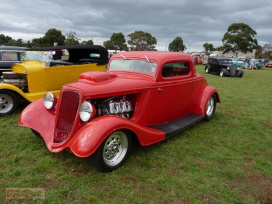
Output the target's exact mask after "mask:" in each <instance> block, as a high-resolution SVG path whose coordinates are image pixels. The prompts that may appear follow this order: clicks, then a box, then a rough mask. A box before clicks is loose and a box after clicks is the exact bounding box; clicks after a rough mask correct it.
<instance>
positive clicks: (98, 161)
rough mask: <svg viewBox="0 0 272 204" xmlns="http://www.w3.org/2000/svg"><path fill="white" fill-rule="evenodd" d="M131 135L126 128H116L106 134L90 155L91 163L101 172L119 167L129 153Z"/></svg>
mask: <svg viewBox="0 0 272 204" xmlns="http://www.w3.org/2000/svg"><path fill="white" fill-rule="evenodd" d="M130 147H131V135H130V132H129V131H127V130H118V131H116V132H114V133H112V134H111V135H110V136H108V137H107V138H106V139H105V140H104V142H103V143H102V144H101V145H100V146H99V148H98V149H97V150H96V152H95V153H94V154H93V155H91V156H90V159H91V160H90V161H91V163H92V165H93V166H94V167H95V168H96V169H98V170H99V171H102V172H110V171H113V170H116V169H118V168H119V167H121V166H122V165H123V164H124V163H125V161H126V159H127V157H128V154H129V151H130Z"/></svg>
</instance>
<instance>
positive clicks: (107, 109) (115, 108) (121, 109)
mask: <svg viewBox="0 0 272 204" xmlns="http://www.w3.org/2000/svg"><path fill="white" fill-rule="evenodd" d="M91 103H92V104H93V105H94V106H95V107H96V109H97V116H103V115H115V116H120V117H124V118H127V119H129V118H130V117H131V115H132V111H133V110H134V107H133V106H134V100H133V98H130V97H127V96H126V95H124V96H114V97H111V98H108V99H104V100H101V99H100V100H91Z"/></svg>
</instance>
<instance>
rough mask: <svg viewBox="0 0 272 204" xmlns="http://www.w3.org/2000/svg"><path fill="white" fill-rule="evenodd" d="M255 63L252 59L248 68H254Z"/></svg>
mask: <svg viewBox="0 0 272 204" xmlns="http://www.w3.org/2000/svg"><path fill="white" fill-rule="evenodd" d="M255 63H256V61H255V59H254V57H252V58H251V60H250V66H251V69H252V70H253V69H254V68H255ZM256 69H257V68H256Z"/></svg>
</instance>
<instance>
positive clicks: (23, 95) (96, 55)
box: [0, 45, 108, 116]
mask: <svg viewBox="0 0 272 204" xmlns="http://www.w3.org/2000/svg"><path fill="white" fill-rule="evenodd" d="M64 51H65V52H68V55H67V56H66V55H65V56H60V55H62V52H64ZM56 53H58V54H56ZM107 62H108V51H107V50H106V49H105V48H104V47H102V46H100V45H70V46H55V47H41V48H31V49H29V50H26V51H25V53H24V56H23V60H22V63H19V64H14V65H13V66H12V68H11V70H12V71H11V72H3V73H2V76H1V78H0V116H5V115H10V114H12V113H13V112H14V111H15V110H16V109H17V108H18V105H19V103H20V102H21V101H29V102H33V101H35V100H37V99H40V98H43V96H44V94H45V93H46V92H48V91H50V92H52V93H54V94H55V95H56V96H57V97H58V96H59V92H60V89H61V87H62V86H63V85H64V84H68V83H71V82H74V81H77V80H78V77H79V75H80V74H81V73H83V72H86V71H106V64H107Z"/></svg>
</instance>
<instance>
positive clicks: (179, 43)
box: [168, 37, 186, 52]
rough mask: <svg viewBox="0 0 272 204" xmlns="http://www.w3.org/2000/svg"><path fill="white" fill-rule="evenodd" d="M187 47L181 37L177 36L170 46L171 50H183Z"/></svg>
mask: <svg viewBox="0 0 272 204" xmlns="http://www.w3.org/2000/svg"><path fill="white" fill-rule="evenodd" d="M185 49H186V47H185V45H184V44H183V40H182V38H181V37H176V38H175V39H174V40H173V41H172V42H171V43H170V44H169V46H168V50H169V51H173V52H180V51H181V52H183V51H184V50H185Z"/></svg>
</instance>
